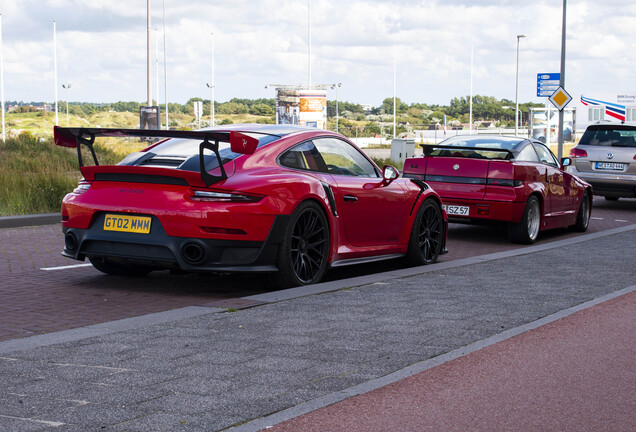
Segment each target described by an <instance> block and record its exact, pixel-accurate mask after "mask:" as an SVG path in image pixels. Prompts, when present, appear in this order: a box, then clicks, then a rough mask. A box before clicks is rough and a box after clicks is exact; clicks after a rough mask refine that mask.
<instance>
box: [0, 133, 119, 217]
mask: <svg viewBox="0 0 636 432" xmlns="http://www.w3.org/2000/svg"><path fill="white" fill-rule="evenodd" d="M95 147H96V151H97V152H98V153H99V157H100V163H103V164H113V163H117V162H118V161H119V160H121V159H122V157H123V156H122V155H121V154H119V153H117V152H115V151H113V150H112V149H108V148H105V147H100V146H98V145H96V146H95ZM85 157H86V156H85ZM80 177H81V173H80V171H79V167H78V163H77V152H76V150H75V149H68V148H62V147H58V146H56V145H54V144H53V140H52V138H49V139H42V138H35V137H33V136H32V135H31V134H29V133H22V134H20V135H19V136H18V137H16V138H8V139H7V140H6V142H4V143H3V142H1V141H0V216H15V215H22V214H36V213H53V212H58V211H60V206H61V203H62V198H64V195H66V194H67V193H68V192H70V191H71V190H73V188H74V187H75V186H76V185H77V182H78V180H79V179H80Z"/></svg>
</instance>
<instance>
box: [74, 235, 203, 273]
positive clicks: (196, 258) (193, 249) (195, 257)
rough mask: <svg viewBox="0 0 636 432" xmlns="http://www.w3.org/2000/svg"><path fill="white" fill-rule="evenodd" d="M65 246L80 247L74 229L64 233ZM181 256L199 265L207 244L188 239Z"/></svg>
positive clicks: (75, 250)
mask: <svg viewBox="0 0 636 432" xmlns="http://www.w3.org/2000/svg"><path fill="white" fill-rule="evenodd" d="M64 247H65V248H66V250H67V251H68V252H69V253H73V254H75V253H76V252H77V249H78V248H79V239H78V238H77V234H75V233H74V232H73V231H67V233H66V234H65V235H64ZM180 253H181V258H182V259H183V260H184V261H185V262H186V263H188V264H190V265H198V264H201V263H202V262H203V261H205V259H206V256H207V251H206V248H205V245H203V244H202V243H201V242H197V241H187V242H185V243H183V244H182V245H181V249H180Z"/></svg>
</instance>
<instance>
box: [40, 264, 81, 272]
mask: <svg viewBox="0 0 636 432" xmlns="http://www.w3.org/2000/svg"><path fill="white" fill-rule="evenodd" d="M92 265H93V264H75V265H67V266H60V267H42V268H40V270H45V271H51V270H66V269H72V268H77V267H90V266H92Z"/></svg>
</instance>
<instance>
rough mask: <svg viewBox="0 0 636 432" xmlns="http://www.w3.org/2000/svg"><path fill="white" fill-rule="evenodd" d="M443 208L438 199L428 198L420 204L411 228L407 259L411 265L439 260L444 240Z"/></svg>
mask: <svg viewBox="0 0 636 432" xmlns="http://www.w3.org/2000/svg"><path fill="white" fill-rule="evenodd" d="M444 235H445V233H444V222H443V219H442V209H441V208H440V205H439V203H438V202H437V201H435V200H434V199H432V198H429V199H427V200H426V201H424V203H423V204H422V205H421V206H420V209H419V210H418V212H417V216H416V217H415V223H414V224H413V229H412V230H411V238H410V241H409V248H408V252H407V254H406V260H407V262H408V263H409V264H411V265H422V264H430V263H434V262H435V261H437V258H438V257H439V254H440V253H441V251H442V243H443V241H444Z"/></svg>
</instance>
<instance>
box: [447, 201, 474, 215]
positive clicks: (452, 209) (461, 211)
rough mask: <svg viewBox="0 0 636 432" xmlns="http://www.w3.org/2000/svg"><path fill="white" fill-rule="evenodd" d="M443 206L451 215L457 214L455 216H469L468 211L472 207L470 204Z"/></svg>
mask: <svg viewBox="0 0 636 432" xmlns="http://www.w3.org/2000/svg"><path fill="white" fill-rule="evenodd" d="M442 207H443V208H444V210H446V213H448V214H449V215H455V216H468V213H469V211H470V207H468V206H458V205H446V204H444V205H442Z"/></svg>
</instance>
